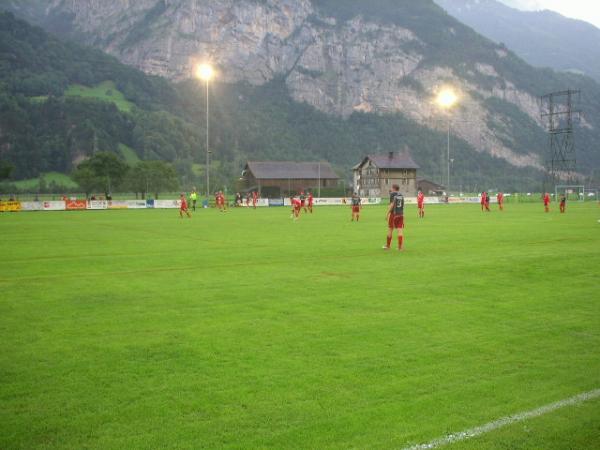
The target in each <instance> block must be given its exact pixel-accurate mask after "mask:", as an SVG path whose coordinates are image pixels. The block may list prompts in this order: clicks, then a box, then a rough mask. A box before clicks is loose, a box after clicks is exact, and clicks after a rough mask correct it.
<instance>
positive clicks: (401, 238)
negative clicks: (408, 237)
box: [398, 236, 404, 249]
mask: <svg viewBox="0 0 600 450" xmlns="http://www.w3.org/2000/svg"><path fill="white" fill-rule="evenodd" d="M403 243H404V236H398V248H400V249H401V248H402V244H403Z"/></svg>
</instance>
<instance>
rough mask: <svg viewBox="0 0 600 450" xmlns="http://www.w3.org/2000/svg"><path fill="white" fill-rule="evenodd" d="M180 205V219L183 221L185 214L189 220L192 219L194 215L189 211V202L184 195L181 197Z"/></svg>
mask: <svg viewBox="0 0 600 450" xmlns="http://www.w3.org/2000/svg"><path fill="white" fill-rule="evenodd" d="M180 202H181V203H180V205H179V217H180V218H182V219H183V213H185V214H186V215H187V216H188V219H191V218H192V215H191V214H190V212H189V211H188V205H187V200H186V199H185V194H184V193H182V194H181V197H180Z"/></svg>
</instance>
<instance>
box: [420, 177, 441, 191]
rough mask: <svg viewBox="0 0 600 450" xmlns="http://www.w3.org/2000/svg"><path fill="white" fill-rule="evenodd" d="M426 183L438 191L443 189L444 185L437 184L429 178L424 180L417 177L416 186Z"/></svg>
mask: <svg viewBox="0 0 600 450" xmlns="http://www.w3.org/2000/svg"><path fill="white" fill-rule="evenodd" d="M423 184H428V185H429V186H431V187H433V188H436V189H437V190H439V191H443V190H444V189H446V187H445V186H444V185H443V184H438V183H435V182H433V181H430V180H426V179H425V178H417V187H419V186H421V185H423Z"/></svg>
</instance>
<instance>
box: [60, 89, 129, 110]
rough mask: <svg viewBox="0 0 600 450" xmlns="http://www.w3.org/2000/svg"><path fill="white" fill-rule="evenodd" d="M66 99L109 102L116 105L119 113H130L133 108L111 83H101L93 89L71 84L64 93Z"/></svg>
mask: <svg viewBox="0 0 600 450" xmlns="http://www.w3.org/2000/svg"><path fill="white" fill-rule="evenodd" d="M65 96H67V97H85V98H95V99H98V100H103V101H105V102H111V103H114V104H115V105H117V108H119V110H120V111H124V112H130V111H131V108H132V107H133V106H134V105H133V103H131V102H130V101H127V100H126V99H125V97H124V96H123V93H121V92H120V91H119V90H118V89H117V87H116V86H115V83H113V82H112V81H103V82H102V83H99V84H97V85H96V86H94V87H87V86H82V85H80V84H73V85H71V86H69V88H68V89H67V90H66V91H65Z"/></svg>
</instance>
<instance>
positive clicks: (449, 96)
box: [435, 89, 458, 109]
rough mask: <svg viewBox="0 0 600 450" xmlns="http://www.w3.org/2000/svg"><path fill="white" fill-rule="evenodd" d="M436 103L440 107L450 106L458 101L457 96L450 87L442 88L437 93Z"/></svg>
mask: <svg viewBox="0 0 600 450" xmlns="http://www.w3.org/2000/svg"><path fill="white" fill-rule="evenodd" d="M435 101H436V103H437V104H438V105H440V106H441V107H442V108H446V109H448V108H452V107H453V106H454V104H455V103H456V102H457V101H458V96H457V95H456V93H455V92H454V91H453V90H452V89H443V90H442V91H440V93H439V94H438V95H437V98H436V100H435Z"/></svg>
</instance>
